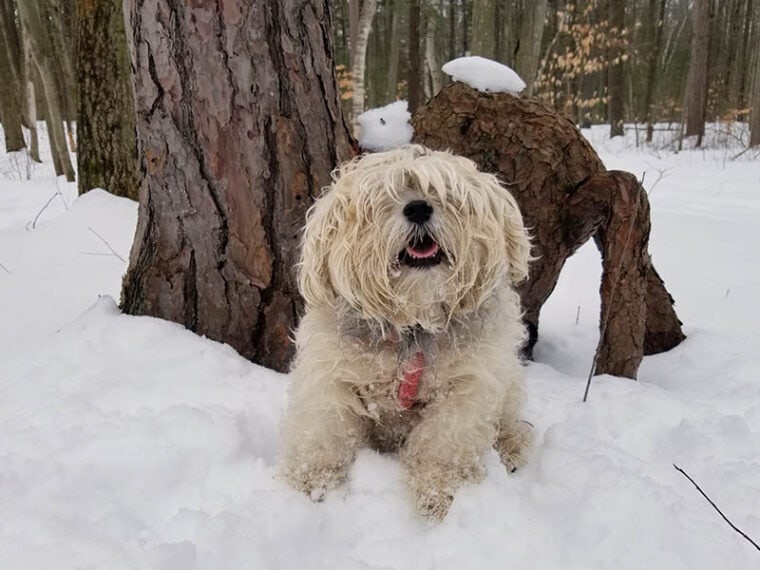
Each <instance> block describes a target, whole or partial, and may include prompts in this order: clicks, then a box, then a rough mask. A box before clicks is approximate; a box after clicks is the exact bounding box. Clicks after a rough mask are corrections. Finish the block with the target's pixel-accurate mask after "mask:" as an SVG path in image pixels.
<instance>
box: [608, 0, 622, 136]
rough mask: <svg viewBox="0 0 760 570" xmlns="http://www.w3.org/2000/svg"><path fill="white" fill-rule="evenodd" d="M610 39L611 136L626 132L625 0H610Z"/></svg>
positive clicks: (609, 112) (609, 98)
mask: <svg viewBox="0 0 760 570" xmlns="http://www.w3.org/2000/svg"><path fill="white" fill-rule="evenodd" d="M609 18H610V26H611V31H610V36H611V37H610V39H609V41H610V42H611V45H610V47H609V49H608V54H609V68H608V71H607V96H608V102H607V112H608V118H609V121H610V138H612V137H621V136H623V135H624V134H625V129H624V126H623V123H624V116H625V109H624V103H623V102H624V101H625V67H624V65H623V54H624V53H625V49H624V46H625V44H624V41H623V38H624V30H625V0H609Z"/></svg>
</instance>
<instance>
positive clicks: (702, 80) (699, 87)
mask: <svg viewBox="0 0 760 570" xmlns="http://www.w3.org/2000/svg"><path fill="white" fill-rule="evenodd" d="M710 2H711V0H696V1H695V2H694V11H693V12H692V37H691V58H690V60H689V73H688V75H687V76H686V95H685V101H684V113H685V118H684V123H686V136H687V137H690V136H694V135H696V136H697V146H701V145H702V137H703V136H704V134H705V115H706V113H707V87H708V82H707V79H708V75H707V73H708V63H709V58H710V27H711V26H710V24H711V20H712V8H711V6H710Z"/></svg>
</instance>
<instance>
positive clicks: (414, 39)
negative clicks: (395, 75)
mask: <svg viewBox="0 0 760 570" xmlns="http://www.w3.org/2000/svg"><path fill="white" fill-rule="evenodd" d="M420 60H421V57H420V0H409V70H408V73H407V76H406V83H407V88H408V93H407V101H408V103H409V112H410V113H414V111H415V109H417V107H419V106H420V105H421V104H422V73H421V68H422V65H421V61H420Z"/></svg>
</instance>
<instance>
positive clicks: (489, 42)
mask: <svg viewBox="0 0 760 570" xmlns="http://www.w3.org/2000/svg"><path fill="white" fill-rule="evenodd" d="M496 26H497V23H496V0H473V3H472V33H471V34H470V35H471V37H472V48H471V52H472V55H480V56H482V57H486V58H488V59H496Z"/></svg>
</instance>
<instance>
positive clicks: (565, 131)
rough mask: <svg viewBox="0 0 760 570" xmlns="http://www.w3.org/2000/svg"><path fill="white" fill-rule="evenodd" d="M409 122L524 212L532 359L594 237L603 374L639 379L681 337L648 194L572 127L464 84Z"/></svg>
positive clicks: (421, 137) (550, 113)
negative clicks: (562, 284) (658, 263)
mask: <svg viewBox="0 0 760 570" xmlns="http://www.w3.org/2000/svg"><path fill="white" fill-rule="evenodd" d="M412 123H413V127H414V133H415V135H414V136H415V141H416V142H419V143H421V144H424V145H427V146H429V147H431V148H436V149H450V150H451V151H453V152H455V153H457V154H460V155H463V156H467V157H469V158H471V159H472V160H474V161H475V162H476V163H477V164H478V165H479V166H480V168H481V169H483V170H484V171H486V172H492V173H494V174H497V175H498V176H499V177H500V178H501V179H502V180H504V181H505V182H506V183H508V185H509V189H510V191H511V192H512V194H513V195H514V197H515V199H516V200H517V202H518V204H519V205H520V209H521V211H522V213H523V217H524V219H525V224H526V226H527V227H529V228H531V231H532V234H533V252H532V253H533V256H534V257H535V258H536V259H535V260H534V261H533V262H532V264H531V267H530V276H529V278H528V280H527V281H526V282H524V283H523V284H522V285H521V287H520V296H521V299H522V303H523V310H524V311H525V316H524V319H525V322H526V324H527V326H528V330H529V334H530V342H529V346H528V347H527V350H526V353H527V355H528V356H530V354H531V351H532V347H533V345H534V344H535V342H536V340H537V338H538V323H539V316H540V312H541V307H542V306H543V304H544V303H545V302H546V300H547V299H548V298H549V295H550V294H551V292H552V291H553V290H554V287H555V286H556V284H557V280H558V278H559V274H560V271H561V269H562V267H563V265H564V263H565V261H566V259H567V258H568V257H569V256H570V255H572V254H573V253H574V252H575V251H576V250H577V249H578V248H579V247H580V246H581V245H582V244H583V243H584V242H586V241H587V240H588V239H589V238H590V237H593V238H594V240H595V242H596V244H597V246H598V247H599V249H600V251H601V253H602V259H603V277H602V287H601V295H602V319H603V320H602V323H600V324H601V325H604V328H605V333H604V335H603V336H602V338H601V350H600V357H599V359H598V362H597V367H596V371H597V373H598V374H601V373H609V374H614V375H619V376H626V377H631V378H634V377H635V376H636V371H637V369H638V365H639V362H640V361H641V358H642V357H643V355H644V354H650V353H656V352H663V351H665V350H668V349H670V348H672V347H673V346H676V345H677V344H678V343H680V342H681V340H683V338H685V337H684V335H683V332H682V330H681V323H680V321H679V320H678V317H677V316H676V313H675V311H674V309H673V300H672V298H671V297H670V295H669V294H668V292H667V290H666V289H665V286H664V284H663V283H662V280H661V279H660V278H659V276H658V275H657V272H656V271H655V270H654V267H653V266H652V264H651V261H650V258H649V255H648V253H647V241H648V236H649V206H648V202H647V200H646V193H645V192H644V191H643V189H642V188H641V187H640V185H639V184H638V182H637V181H636V179H635V178H634V177H633V176H632V175H630V174H628V173H624V172H618V171H609V172H608V171H606V169H605V167H604V165H603V164H602V161H601V160H600V159H599V157H598V156H597V154H596V153H595V152H594V150H593V148H591V146H590V145H589V144H588V142H587V141H586V140H585V139H584V138H583V137H582V136H581V134H580V132H579V131H578V129H577V128H576V127H575V125H574V124H573V123H571V122H570V121H569V120H567V119H565V118H564V117H562V116H561V115H559V114H558V113H557V112H555V111H554V110H552V109H549V108H548V107H546V106H544V105H543V104H541V103H538V102H537V101H535V100H530V99H523V98H518V97H514V96H512V95H509V94H506V93H490V94H489V93H480V92H478V91H476V90H474V89H472V88H470V87H467V86H466V85H464V84H462V83H452V84H450V85H447V86H446V87H444V88H443V89H442V90H441V91H440V92H439V93H438V95H436V96H435V97H434V98H433V99H432V100H431V101H429V102H428V103H427V105H425V106H424V107H422V108H421V109H420V110H419V111H418V112H417V113H416V114H415V115H414V118H413V121H412ZM626 244H627V245H626ZM604 323H606V325H605V324H604Z"/></svg>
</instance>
